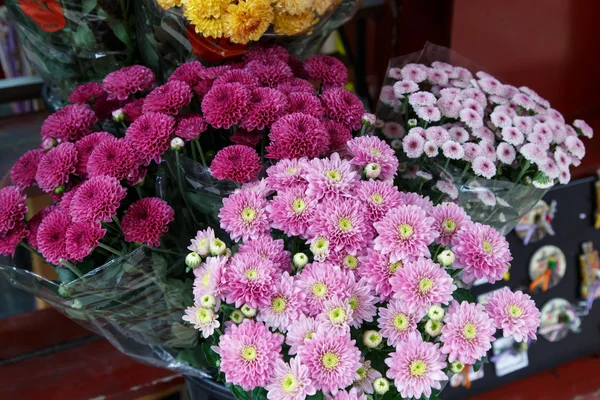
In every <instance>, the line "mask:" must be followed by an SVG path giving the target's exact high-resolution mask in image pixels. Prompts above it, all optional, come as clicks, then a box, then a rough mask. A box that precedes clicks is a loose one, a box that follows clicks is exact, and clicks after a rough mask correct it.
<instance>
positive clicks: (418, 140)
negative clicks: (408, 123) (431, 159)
mask: <svg viewBox="0 0 600 400" xmlns="http://www.w3.org/2000/svg"><path fill="white" fill-rule="evenodd" d="M424 145H425V139H423V137H422V136H421V135H417V134H414V133H409V134H408V135H406V136H405V137H404V139H402V150H403V151H404V152H405V153H406V156H407V157H408V158H419V157H421V155H422V154H423V151H424Z"/></svg>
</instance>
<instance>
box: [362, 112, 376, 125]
mask: <svg viewBox="0 0 600 400" xmlns="http://www.w3.org/2000/svg"><path fill="white" fill-rule="evenodd" d="M360 120H361V122H362V124H363V125H366V126H368V127H371V126H373V125H375V122H376V121H377V117H375V114H371V113H364V114H363V115H362V118H361V119H360Z"/></svg>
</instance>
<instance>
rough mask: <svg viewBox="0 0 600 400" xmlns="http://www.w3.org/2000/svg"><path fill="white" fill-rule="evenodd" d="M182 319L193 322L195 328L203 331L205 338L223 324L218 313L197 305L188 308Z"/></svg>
mask: <svg viewBox="0 0 600 400" xmlns="http://www.w3.org/2000/svg"><path fill="white" fill-rule="evenodd" d="M181 319H182V320H184V321H187V322H189V323H190V324H193V325H194V329H198V330H199V331H200V332H202V337H203V338H205V339H206V338H209V337H211V336H212V335H213V334H214V332H215V329H217V328H218V327H219V326H220V325H221V323H220V322H219V315H218V314H215V313H214V312H213V311H212V310H209V309H206V308H203V307H200V306H197V305H193V306H192V307H188V308H186V309H185V315H184V316H183V317H181Z"/></svg>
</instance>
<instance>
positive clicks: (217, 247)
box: [210, 239, 227, 257]
mask: <svg viewBox="0 0 600 400" xmlns="http://www.w3.org/2000/svg"><path fill="white" fill-rule="evenodd" d="M226 251H227V246H226V245H225V243H224V242H223V241H222V240H221V239H213V240H211V241H210V254H211V255H213V256H215V257H216V256H222V255H223V254H225V252H226Z"/></svg>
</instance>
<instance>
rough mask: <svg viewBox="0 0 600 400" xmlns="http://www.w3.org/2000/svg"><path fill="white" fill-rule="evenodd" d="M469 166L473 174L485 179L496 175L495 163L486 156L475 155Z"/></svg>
mask: <svg viewBox="0 0 600 400" xmlns="http://www.w3.org/2000/svg"><path fill="white" fill-rule="evenodd" d="M471 168H472V169H473V172H475V174H477V175H479V176H483V177H484V178H487V179H492V178H493V177H494V176H495V175H496V165H494V163H493V161H492V160H490V159H489V158H487V157H486V156H478V157H475V159H474V160H473V164H471Z"/></svg>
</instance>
